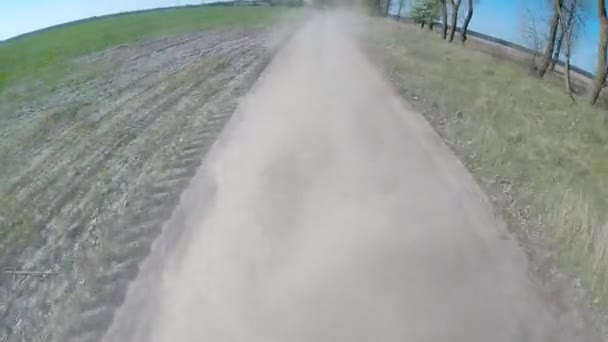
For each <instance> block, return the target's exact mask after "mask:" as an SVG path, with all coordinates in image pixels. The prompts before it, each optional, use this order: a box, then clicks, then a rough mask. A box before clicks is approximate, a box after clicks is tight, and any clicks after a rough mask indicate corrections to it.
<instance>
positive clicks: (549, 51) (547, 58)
mask: <svg viewBox="0 0 608 342" xmlns="http://www.w3.org/2000/svg"><path fill="white" fill-rule="evenodd" d="M561 7H562V0H555V6H554V8H553V16H552V18H551V28H550V30H549V37H548V39H547V46H546V47H545V53H544V55H543V59H542V62H541V65H540V66H539V67H538V70H537V71H536V74H537V75H538V76H539V77H543V76H545V73H546V72H547V69H549V64H551V60H552V59H553V49H554V47H555V37H556V36H557V26H558V25H559V12H560V9H561Z"/></svg>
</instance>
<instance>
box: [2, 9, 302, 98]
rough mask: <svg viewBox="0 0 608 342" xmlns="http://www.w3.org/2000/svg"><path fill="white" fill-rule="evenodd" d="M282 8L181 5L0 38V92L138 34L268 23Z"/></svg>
mask: <svg viewBox="0 0 608 342" xmlns="http://www.w3.org/2000/svg"><path fill="white" fill-rule="evenodd" d="M294 10H295V9H290V8H283V7H184V8H172V9H162V10H158V11H151V12H145V13H135V14H122V15H117V16H110V17H105V18H100V19H93V20H89V21H84V22H80V23H76V24H73V25H65V26H60V27H57V28H51V29H48V30H46V31H41V32H39V33H34V34H31V35H26V36H23V37H21V38H16V39H12V40H9V41H6V42H4V43H0V91H2V90H3V89H4V88H5V87H6V86H8V85H9V84H14V83H21V82H23V81H24V80H27V79H30V78H37V77H40V74H41V73H45V74H51V76H52V77H59V75H60V74H62V73H64V72H66V71H67V70H68V65H69V64H68V62H69V61H70V59H73V58H75V57H78V56H82V55H86V54H88V53H91V52H95V51H99V50H103V49H106V48H109V47H112V46H116V45H120V44H124V43H129V42H132V41H135V40H139V39H145V38H151V37H157V36H166V35H173V34H178V33H184V32H190V31H197V30H205V29H212V28H222V27H227V26H232V27H235V26H242V27H247V26H252V25H263V24H270V23H273V22H274V21H276V20H277V19H278V18H279V17H280V16H281V15H283V14H285V12H290V11H294Z"/></svg>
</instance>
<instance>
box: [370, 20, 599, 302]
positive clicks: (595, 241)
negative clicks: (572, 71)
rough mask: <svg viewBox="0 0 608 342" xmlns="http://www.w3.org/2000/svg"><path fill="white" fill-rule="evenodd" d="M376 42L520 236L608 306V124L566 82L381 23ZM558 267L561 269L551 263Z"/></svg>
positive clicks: (384, 61)
mask: <svg viewBox="0 0 608 342" xmlns="http://www.w3.org/2000/svg"><path fill="white" fill-rule="evenodd" d="M372 23H373V24H372V25H370V30H369V36H368V39H367V40H366V41H367V42H368V44H369V48H370V52H371V54H372V56H373V57H374V58H376V59H377V60H378V62H379V64H381V65H383V66H385V67H386V74H387V76H388V77H389V78H390V79H391V80H392V82H393V83H394V85H395V87H396V88H397V89H398V90H399V91H400V92H401V94H403V95H405V96H406V97H407V98H409V99H410V100H411V102H412V104H413V105H414V106H416V107H417V109H418V110H420V112H422V113H423V114H424V115H425V117H426V118H427V120H428V121H429V122H430V123H431V124H433V126H434V127H435V128H436V130H437V131H438V132H439V133H440V134H441V135H442V136H443V137H444V139H445V140H446V141H447V142H448V143H449V144H450V145H451V146H452V148H453V149H454V151H455V153H456V154H458V155H459V156H460V157H461V159H462V160H463V162H464V163H465V164H466V165H467V167H468V168H469V169H470V170H471V172H472V173H473V174H474V175H475V176H476V177H477V179H478V181H479V182H480V183H481V184H482V186H483V187H484V188H485V190H486V192H487V193H488V195H489V196H490V197H491V199H492V200H493V202H494V203H495V205H496V206H497V207H498V208H500V209H502V210H503V212H504V216H505V218H506V219H507V221H508V222H509V225H510V227H511V229H512V231H513V232H514V233H515V234H516V235H517V236H518V237H519V238H520V239H522V240H523V241H529V242H530V241H532V242H534V244H535V245H536V243H539V242H540V243H541V245H547V246H549V248H550V250H551V251H552V256H554V257H555V258H554V259H553V261H554V262H553V264H557V265H559V266H560V267H561V268H562V270H564V271H565V272H566V273H568V274H570V275H573V276H576V277H579V278H580V279H581V280H582V283H583V284H584V285H585V287H586V288H587V289H589V290H590V293H591V294H592V295H591V297H590V300H591V302H593V303H594V304H600V303H601V304H603V305H604V308H605V307H606V306H608V212H607V211H606V207H607V204H608V203H607V201H608V158H606V155H607V153H608V127H607V126H608V124H607V123H606V121H605V113H603V112H602V111H601V110H600V109H598V108H595V107H592V106H589V105H587V104H584V103H586V101H584V99H577V103H574V102H573V101H572V99H571V98H570V97H569V96H565V94H564V90H563V87H562V86H561V81H559V83H555V82H551V81H550V80H549V81H548V80H542V79H539V78H536V77H532V76H529V75H528V70H529V69H528V68H527V67H525V66H522V65H521V64H516V63H514V62H511V61H508V60H497V58H495V57H492V56H490V55H488V54H484V53H482V52H479V51H473V50H471V49H467V48H464V47H462V46H459V45H455V44H446V43H445V42H444V41H442V40H441V39H440V37H438V36H436V35H435V34H433V33H431V32H426V31H423V30H418V29H416V28H415V27H414V26H412V25H408V24H404V25H400V24H396V23H388V22H380V21H374V22H372ZM549 264H552V263H549Z"/></svg>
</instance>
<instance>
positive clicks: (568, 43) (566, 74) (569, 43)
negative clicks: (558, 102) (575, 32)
mask: <svg viewBox="0 0 608 342" xmlns="http://www.w3.org/2000/svg"><path fill="white" fill-rule="evenodd" d="M571 52H572V32H570V33H568V38H567V41H566V61H565V70H564V82H566V84H565V85H566V92H567V93H568V94H570V95H571V94H572V82H571V81H570V53H571Z"/></svg>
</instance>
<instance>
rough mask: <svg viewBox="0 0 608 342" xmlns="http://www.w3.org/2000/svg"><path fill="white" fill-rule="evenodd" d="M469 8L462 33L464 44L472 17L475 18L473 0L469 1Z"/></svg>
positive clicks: (461, 37) (461, 38) (461, 39)
mask: <svg viewBox="0 0 608 342" xmlns="http://www.w3.org/2000/svg"><path fill="white" fill-rule="evenodd" d="M468 6H469V10H468V12H467V17H466V18H465V19H464V24H463V25H462V32H461V35H460V41H461V42H462V44H464V43H465V42H466V41H467V33H468V31H469V24H470V23H471V19H472V18H473V0H469V1H468Z"/></svg>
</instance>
